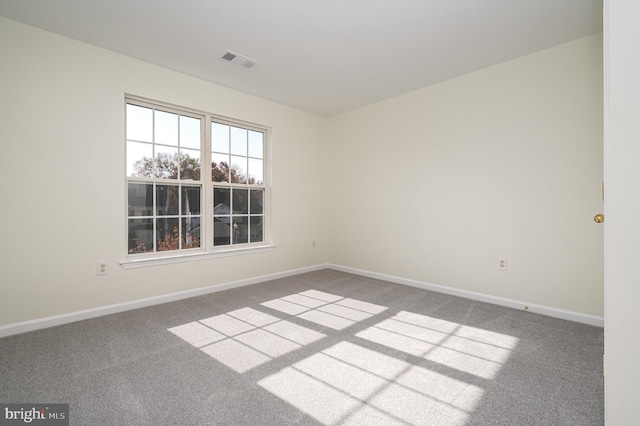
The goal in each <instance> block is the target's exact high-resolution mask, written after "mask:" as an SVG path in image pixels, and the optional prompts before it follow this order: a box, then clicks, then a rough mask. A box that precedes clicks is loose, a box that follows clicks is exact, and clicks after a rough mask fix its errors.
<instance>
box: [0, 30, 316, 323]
mask: <svg viewBox="0 0 640 426" xmlns="http://www.w3.org/2000/svg"><path fill="white" fill-rule="evenodd" d="M204 53H206V52H204ZM0 67H1V72H0V75H1V79H0V94H1V95H0V96H2V101H0V144H1V154H0V174H1V176H2V182H3V191H2V209H1V211H0V223H1V224H2V237H1V238H0V241H1V242H0V251H1V253H0V262H1V263H0V270H1V271H2V272H1V274H2V275H1V278H0V281H1V282H2V284H0V290H1V292H2V295H1V296H0V325H4V324H12V323H17V322H21V321H26V320H30V319H35V318H42V317H47V316H51V315H57V314H63V313H69V312H75V311H79V310H84V309H91V308H95V307H99V306H104V305H109V304H114V303H121V302H126V301H131V300H136V299H140V298H147V297H152V296H156V295H162V294H166V293H171V292H178V291H184V290H189V289H194V288H199V287H205V286H211V285H215V284H219V283H227V282H230V281H236V280H242V279H245V278H249V277H256V276H261V275H265V274H272V273H277V272H281V271H288V270H293V269H297V268H302V267H307V266H310V265H317V264H321V263H323V262H324V260H325V255H324V254H323V251H322V245H320V246H319V247H318V248H317V249H316V250H312V249H311V242H312V241H313V239H318V238H320V236H322V235H323V234H324V228H323V220H324V214H323V210H322V209H323V208H324V196H323V194H322V182H323V173H324V170H323V165H324V164H323V163H324V162H323V161H322V158H323V155H324V152H323V149H324V141H325V140H326V137H325V131H326V120H325V119H324V118H319V117H317V116H313V115H311V114H306V113H303V112H300V111H297V110H295V109H292V108H288V107H285V106H282V105H279V104H276V103H273V102H269V101H266V100H263V99H260V98H257V97H253V96H249V95H246V94H243V93H240V92H237V91H234V90H230V89H227V88H224V87H221V86H218V85H215V84H211V83H208V82H205V81H203V80H199V79H196V78H192V77H189V76H186V75H183V74H180V73H177V72H173V71H170V70H167V69H164V68H160V67H157V66H154V65H151V64H148V63H145V62H141V61H138V60H135V59H132V58H129V57H125V56H122V55H119V54H116V53H112V52H109V51H105V50H102V49H98V48H95V47H92V46H89V45H86V44H82V43H78V42H76V41H73V40H70V39H68V38H63V37H59V36H56V35H53V34H51V33H47V32H43V31H40V30H37V29H35V28H33V27H28V26H25V25H22V24H18V23H16V22H14V21H10V20H6V19H4V18H0ZM125 93H130V94H135V95H138V96H144V97H148V98H152V99H157V100H161V101H164V102H169V103H174V104H177V105H184V106H187V107H191V108H197V109H201V110H205V111H209V112H213V113H216V114H221V115H225V116H229V117H234V118H237V119H240V120H245V121H250V122H255V123H259V124H263V125H267V126H269V127H271V129H272V157H273V182H272V183H273V221H272V222H273V234H274V235H275V239H274V243H275V244H276V245H277V248H276V249H275V250H274V251H272V252H269V253H261V254H252V255H247V256H236V257H229V258H222V259H216V260H208V261H198V262H190V263H183V264H174V265H169V266H156V267H150V268H142V269H136V270H126V271H125V270H123V269H122V268H121V267H120V265H119V264H118V262H119V261H120V260H122V259H123V258H124V255H125V250H126V246H125V220H124V213H125V191H124V190H125V183H124V165H125V160H124V153H125V151H124V94H125ZM98 260H108V261H109V262H110V273H109V275H107V276H103V277H98V276H96V262H97V261H98ZM248 265H249V266H248Z"/></svg>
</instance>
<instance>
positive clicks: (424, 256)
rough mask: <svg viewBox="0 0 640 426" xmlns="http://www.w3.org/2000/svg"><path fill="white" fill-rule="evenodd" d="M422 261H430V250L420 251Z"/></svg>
mask: <svg viewBox="0 0 640 426" xmlns="http://www.w3.org/2000/svg"><path fill="white" fill-rule="evenodd" d="M420 259H422V260H427V259H429V250H427V249H426V248H423V249H421V250H420Z"/></svg>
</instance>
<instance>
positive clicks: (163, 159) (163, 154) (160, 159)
mask: <svg viewBox="0 0 640 426" xmlns="http://www.w3.org/2000/svg"><path fill="white" fill-rule="evenodd" d="M156 177H157V178H159V179H178V148H171V147H168V146H159V145H156Z"/></svg>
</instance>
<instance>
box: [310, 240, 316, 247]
mask: <svg viewBox="0 0 640 426" xmlns="http://www.w3.org/2000/svg"><path fill="white" fill-rule="evenodd" d="M316 246H317V243H316V242H315V241H312V242H311V248H312V249H315V248H316Z"/></svg>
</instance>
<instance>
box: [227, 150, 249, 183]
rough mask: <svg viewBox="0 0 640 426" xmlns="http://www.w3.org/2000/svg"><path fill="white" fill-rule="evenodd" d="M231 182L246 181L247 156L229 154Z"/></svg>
mask: <svg viewBox="0 0 640 426" xmlns="http://www.w3.org/2000/svg"><path fill="white" fill-rule="evenodd" d="M231 183H247V157H234V156H231Z"/></svg>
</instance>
